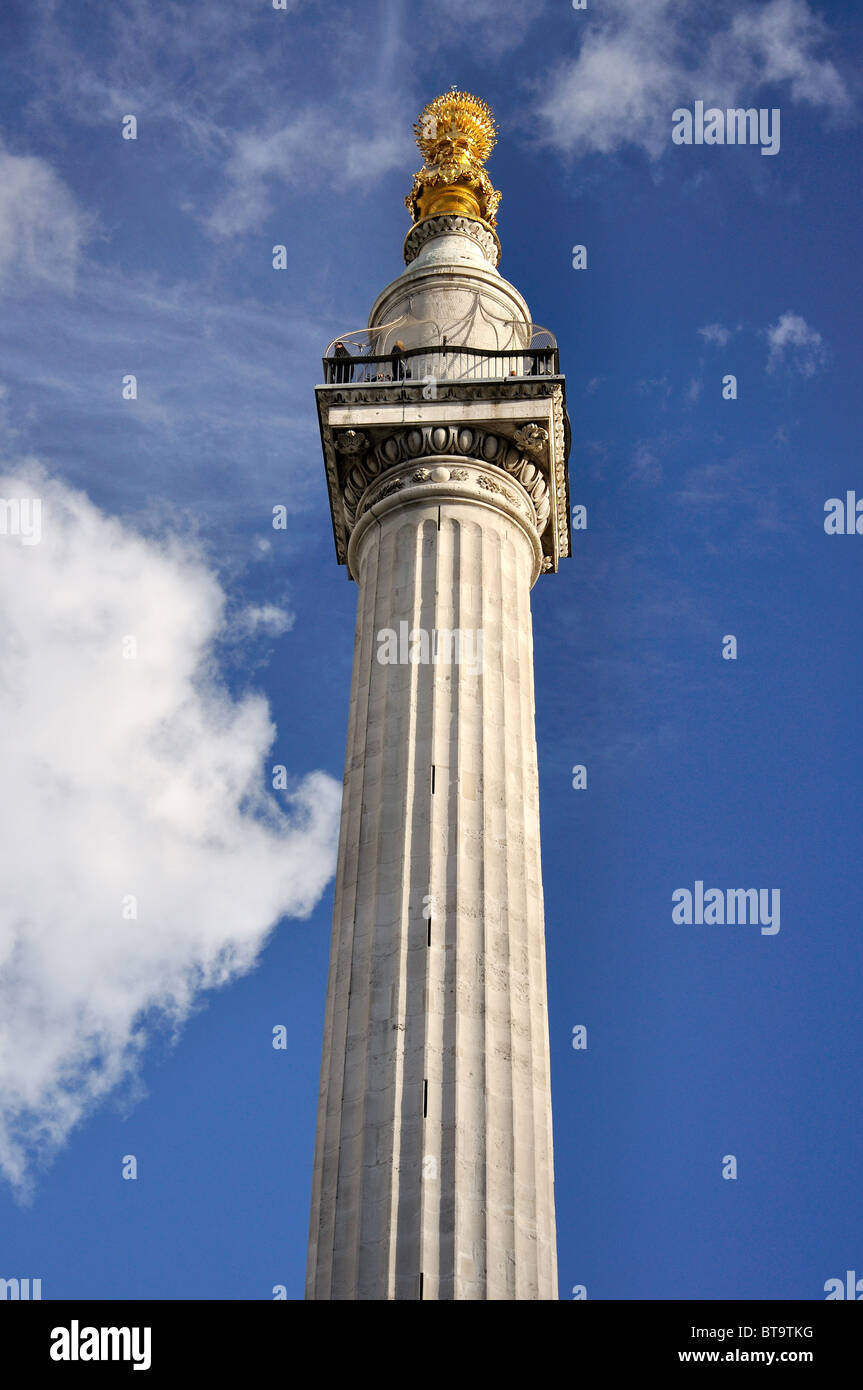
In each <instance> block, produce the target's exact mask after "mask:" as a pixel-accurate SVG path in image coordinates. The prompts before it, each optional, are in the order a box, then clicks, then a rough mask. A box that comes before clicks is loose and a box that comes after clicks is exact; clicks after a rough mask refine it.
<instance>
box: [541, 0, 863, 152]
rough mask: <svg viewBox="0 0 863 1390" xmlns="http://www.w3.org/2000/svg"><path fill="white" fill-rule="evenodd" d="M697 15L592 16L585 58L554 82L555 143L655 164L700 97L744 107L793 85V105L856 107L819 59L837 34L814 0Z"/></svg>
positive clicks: (611, 8) (610, 4) (617, 6)
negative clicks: (683, 109) (633, 150)
mask: <svg viewBox="0 0 863 1390" xmlns="http://www.w3.org/2000/svg"><path fill="white" fill-rule="evenodd" d="M696 9H697V10H698V11H701V7H700V6H698V7H696V6H695V5H691V4H687V3H685V2H682V0H606V2H605V3H604V4H603V5H602V6H599V5H597V6H595V7H594V8H593V9H592V10H591V11H589V12H586V13H589V14H590V16H591V17H590V20H589V22H585V20H586V15H585V16H584V17H582V20H581V23H582V24H583V26H584V27H583V38H582V41H581V47H580V49H579V52H578V56H577V57H576V58H575V59H574V60H571V61H566V62H564V63H562V64H561V66H560V67H559V68H558V69H557V71H556V72H554V73H553V74H552V76H551V78H550V79H549V81H548V82H547V83H546V84H545V85H544V87H543V94H542V96H541V98H540V99H539V102H538V108H537V109H538V116H539V118H540V121H541V122H542V125H543V128H544V138H545V140H546V141H547V143H549V144H552V145H554V146H556V147H557V148H558V149H560V150H562V151H564V152H567V153H576V154H579V153H582V154H583V153H588V152H591V151H597V152H599V153H600V154H610V153H612V152H614V151H616V150H618V149H620V148H621V147H623V146H625V145H632V146H637V147H639V148H641V149H643V150H644V151H646V152H647V154H648V155H650V156H651V157H652V158H654V159H655V158H658V157H659V156H660V155H661V154H663V152H664V151H665V150H666V149H668V148H669V144H670V131H671V114H672V111H673V109H674V108H675V107H677V106H680V105H686V104H687V103H691V102H692V101H693V100H694V99H695V98H702V99H703V100H705V101H707V102H708V103H711V104H712V103H714V102H715V103H716V104H718V105H720V106H725V105H736V104H737V101H738V98H739V97H740V96H741V94H745V95H746V96H747V98H748V99H751V98H752V97H753V96H754V94H755V92H756V91H758V90H759V89H760V88H762V87H764V86H765V85H766V84H768V83H769V84H787V92H788V97H789V98H790V100H791V101H793V102H805V103H808V104H809V105H812V106H815V107H818V108H820V109H821V110H823V111H825V112H827V113H828V114H829V115H831V116H838V115H843V114H846V113H848V112H849V110H850V109H851V106H852V99H851V95H850V92H849V88H848V85H847V83H846V82H845V80H844V79H843V77H842V75H841V74H840V71H839V69H838V67H837V66H836V64H835V63H834V62H833V61H832V60H831V59H829V58H825V57H821V56H820V53H819V50H820V49H821V48H822V47H823V45H824V44H825V43H826V41H827V40H828V39H829V37H830V31H829V29H828V27H827V26H826V24H825V23H824V21H823V20H822V19H821V18H820V16H819V15H818V14H817V12H816V11H815V10H813V9H812V8H811V7H810V5H809V4H808V3H807V0H769V2H768V3H767V4H762V5H757V6H747V7H745V8H740V9H738V10H737V12H736V13H733V14H732V15H731V16H730V18H729V16H728V10H729V7H728V6H726V5H721V6H716V7H714V9H713V11H712V14H711V15H708V16H705V15H704V14H703V13H700V12H699V13H696ZM705 30H707V32H705ZM747 104H749V101H748V100H747Z"/></svg>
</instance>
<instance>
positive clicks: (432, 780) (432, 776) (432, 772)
mask: <svg viewBox="0 0 863 1390" xmlns="http://www.w3.org/2000/svg"><path fill="white" fill-rule="evenodd" d="M431 782H432V796H434V763H432V765H431Z"/></svg>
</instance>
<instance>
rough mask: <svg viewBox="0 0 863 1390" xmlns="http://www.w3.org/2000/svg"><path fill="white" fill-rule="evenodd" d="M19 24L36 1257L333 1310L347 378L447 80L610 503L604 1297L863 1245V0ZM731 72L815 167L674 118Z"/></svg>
mask: <svg viewBox="0 0 863 1390" xmlns="http://www.w3.org/2000/svg"><path fill="white" fill-rule="evenodd" d="M0 31H2V44H0V50H2V57H0V77H2V81H0V306H2V314H0V430H2V463H0V471H2V475H3V476H2V480H0V481H2V487H0V495H2V496H3V497H4V498H10V497H25V496H39V497H40V498H42V499H43V508H44V511H43V536H42V540H41V543H40V544H39V545H34V546H25V545H23V544H21V543H19V539H20V538H16V537H15V536H12V535H7V536H3V537H0V568H2V571H3V575H2V579H3V582H2V586H0V593H2V626H0V633H2V651H3V669H4V676H3V680H2V681H0V703H2V709H3V719H2V727H3V731H4V737H3V743H4V768H5V771H4V791H5V795H4V806H3V812H2V817H3V820H2V833H3V843H4V846H5V847H6V849H7V854H8V867H7V869H6V871H5V872H4V875H3V884H2V887H0V963H2V972H3V973H2V976H0V1000H2V1005H0V1169H2V1187H0V1233H1V1234H2V1241H0V1249H2V1252H3V1253H2V1263H3V1268H0V1277H40V1278H42V1280H43V1293H44V1296H45V1297H57V1298H61V1297H84V1298H88V1297H90V1298H97V1297H113V1298H124V1299H125V1298H138V1297H152V1298H170V1299H183V1298H244V1299H245V1298H269V1297H271V1296H272V1289H273V1286H274V1285H277V1284H282V1285H284V1286H285V1287H286V1289H287V1293H288V1296H289V1297H291V1298H296V1297H300V1296H301V1294H302V1285H303V1271H304V1263H305V1243H306V1234H307V1223H308V1206H309V1192H310V1182H311V1168H312V1152H313V1142H314V1121H315V1106H316V1097H317V1086H318V1071H319V1063H320V1044H321V1034H322V1026H323V1008H324V994H325V985H326V968H327V957H328V947H329V916H330V912H331V906H332V873H333V869H334V836H335V827H336V824H337V812H338V795H339V785H340V781H341V775H342V759H343V754H344V739H345V729H346V720H347V708H348V691H349V678H350V663H351V657H352V647H353V619H354V605H355V600H356V590H355V587H354V586H353V585H352V584H350V583H349V582H348V581H347V579H346V575H345V571H344V569H342V568H339V567H338V566H337V565H336V562H335V556H334V550H333V543H332V534H331V527H330V519H329V508H328V504H327V498H326V488H325V482H324V472H323V463H322V459H321V455H320V445H319V440H318V438H317V423H316V415H315V407H314V393H313V388H314V385H315V383H316V382H317V381H318V380H319V379H320V375H321V369H320V356H321V354H322V352H323V350H324V348H325V346H326V344H327V343H328V342H329V341H330V340H331V339H332V338H333V337H334V336H336V335H337V334H338V333H339V332H344V331H348V330H350V329H355V328H361V327H363V325H364V324H365V321H366V317H367V314H368V309H369V307H370V305H371V304H372V302H373V301H374V299H375V297H376V296H377V294H378V292H379V290H380V289H381V288H382V287H383V286H384V285H385V284H386V283H388V282H389V281H390V280H392V279H393V278H395V276H396V275H398V274H399V273H400V270H401V242H402V238H403V236H404V234H405V232H406V230H407V227H408V225H409V218H408V214H407V212H406V210H405V208H404V206H403V198H404V195H405V194H406V193H407V191H408V190H409V188H410V181H411V176H412V174H413V172H414V169H416V168H418V167H419V163H418V160H419V154H418V151H417V150H416V148H415V146H414V144H413V137H412V131H411V126H412V123H413V121H414V120H415V118H416V116H417V114H418V112H419V110H420V108H421V107H422V105H423V104H424V103H425V102H426V101H427V100H429V99H430V98H431V97H432V96H434V95H435V94H436V93H438V92H439V91H442V90H445V89H446V88H447V87H448V86H449V85H450V84H451V83H457V84H458V85H459V86H461V87H463V88H465V89H467V90H470V91H473V92H475V93H476V94H477V95H478V96H480V97H482V98H483V99H485V100H486V101H488V102H489V103H490V104H491V106H492V107H493V109H494V111H495V114H496V116H497V118H498V121H499V123H500V127H501V133H500V139H499V143H498V146H497V149H496V150H495V152H494V154H493V156H492V159H491V161H490V166H489V172H490V173H491V176H492V180H493V182H494V184H495V186H496V187H498V188H500V189H501V191H502V193H503V201H502V205H501V210H500V215H499V232H500V236H501V241H502V245H503V260H502V263H501V270H502V273H503V274H504V275H506V276H507V278H509V279H510V280H512V281H513V283H514V284H515V285H516V286H517V287H518V289H519V290H520V291H521V292H522V293H523V294H524V295H525V297H526V299H527V301H528V303H529V304H530V306H531V309H532V312H533V316H534V319H535V320H536V321H537V322H539V323H541V324H544V325H547V326H548V327H549V328H550V329H552V331H553V332H554V333H555V334H556V335H557V338H558V342H559V347H560V360H561V367H562V370H564V371H565V373H566V376H567V395H568V404H569V413H570V417H571V421H572V429H573V451H572V457H571V461H570V468H571V478H572V497H573V501H574V502H577V503H582V504H584V505H585V506H586V507H587V511H588V529H587V530H586V531H585V532H579V533H577V534H576V537H575V540H576V544H575V555H574V558H573V559H572V560H570V561H566V562H564V563H563V564H562V565H561V570H560V573H559V574H558V575H557V576H555V577H553V578H548V579H542V580H541V581H540V582H539V583H538V584H537V586H536V588H535V590H534V599H533V608H534V624H535V653H536V686H537V736H538V745H539V758H540V785H541V797H542V833H543V859H544V878H545V892H546V924H547V939H548V962H549V981H550V998H549V1007H550V1026H551V1046H552V1084H553V1104H554V1120H555V1146H556V1150H555V1171H556V1193H557V1207H558V1239H559V1260H560V1292H561V1297H562V1298H568V1297H569V1296H570V1294H571V1290H572V1287H573V1286H574V1285H585V1286H586V1288H587V1295H588V1298H589V1299H593V1298H615V1299H636V1298H660V1299H670V1298H705V1299H706V1298H719V1299H731V1298H744V1299H750V1298H779V1299H790V1298H801V1299H818V1298H823V1297H824V1283H825V1281H826V1280H828V1279H830V1278H833V1277H840V1278H843V1277H844V1274H845V1271H846V1270H848V1269H855V1270H858V1271H859V1272H860V1273H861V1274H863V1222H861V1202H863V1199H861V1196H860V1188H859V1177H858V1175H859V1172H860V1168H861V1158H863V1154H861V1139H863V1135H861V1121H860V1067H859V1056H860V1047H861V1041H863V1038H861V1032H863V1027H861V1016H860V1005H859V999H860V983H861V981H860V973H861V971H860V966H861V949H860V920H861V914H860V888H859V882H858V865H859V859H860V811H859V800H860V756H861V737H860V715H859V699H858V698H857V694H856V692H857V689H858V686H859V681H860V675H861V657H860V644H861V625H860V620H859V611H860V600H859V591H860V574H861V556H863V549H861V550H860V551H859V553H858V547H860V548H863V538H861V537H860V536H856V535H848V536H828V535H826V534H825V531H824V504H825V502H826V501H827V499H828V498H832V497H844V496H845V493H846V491H847V490H849V489H856V490H857V491H858V492H859V494H860V495H861V497H863V472H861V467H860V447H859V437H860V435H859V426H858V417H859V400H860V388H859V382H860V380H861V360H860V358H861V347H860V342H861V335H860V331H859V311H858V306H859V303H860V297H861V296H860V288H861V287H860V240H859V229H858V224H859V212H858V206H859V192H858V190H859V188H860V185H861V169H860V163H861V160H860V153H859V134H860V110H861V107H860V83H859V76H858V75H857V74H858V73H859V68H860V56H861V48H863V20H861V17H860V14H859V10H858V8H857V6H855V5H854V4H851V3H850V0H849V3H844V0H835V3H816V0H810V2H809V3H807V2H806V0H768V3H761V2H760V0H752V3H739V0H729V3H718V2H717V3H698V4H696V3H694V0H692V3H686V0H643V3H638V0H595V3H594V0H589V7H588V9H587V10H586V11H584V12H577V11H574V10H573V9H572V7H571V5H570V4H569V3H565V0H544V3H543V0H532V3H531V4H530V5H524V4H507V3H491V0H488V2H486V0H434V2H433V3H432V2H431V0H428V3H426V2H425V0H421V2H420V3H407V0H405V3H399V0H391V3H383V2H381V3H374V0H364V3H362V4H359V3H353V0H347V2H346V3H342V4H339V5H313V4H306V3H290V0H288V5H287V9H286V10H285V11H284V12H281V11H275V10H274V9H273V8H272V5H271V4H269V3H265V0H236V3H224V2H223V0H213V2H212V3H208V4H206V5H179V4H171V3H167V2H166V0H146V2H145V0H142V3H130V4H129V5H127V6H124V7H119V6H116V5H110V4H107V3H100V2H99V0H94V2H93V3H85V4H80V5H77V6H67V5H61V4H59V3H53V2H52V0H42V2H41V3H40V0H36V2H35V3H33V2H32V0H31V2H29V3H27V4H24V3H15V2H14V0H12V3H9V4H7V5H6V6H5V7H4V14H3V18H2V20H0ZM697 100H703V101H705V103H706V104H707V105H708V106H709V105H718V106H721V107H726V106H744V107H750V106H754V107H757V108H769V109H773V108H778V109H779V110H780V111H781V148H780V151H779V153H778V154H776V155H775V156H770V157H765V156H763V155H762V154H761V153H760V151H759V149H758V148H757V147H748V146H747V147H735V146H703V147H701V148H698V147H695V146H691V147H685V146H676V145H674V144H672V141H671V128H672V113H673V111H674V110H675V109H676V108H678V107H681V106H688V107H690V108H692V107H693V106H694V103H695V101H697ZM130 113H131V114H134V115H135V116H136V118H137V122H138V138H137V140H135V141H131V140H123V139H122V138H121V123H122V118H123V117H124V116H125V115H127V114H130ZM280 243H282V244H284V245H286V246H287V248H288V253H289V255H288V259H289V265H288V269H287V270H285V271H280V272H276V271H274V270H273V268H272V247H273V246H274V245H275V244H280ZM576 244H583V245H585V246H586V247H587V251H588V267H587V269H586V270H581V271H576V270H574V269H573V268H572V248H573V246H574V245H576ZM130 373H132V374H134V375H135V376H136V378H137V383H138V396H137V399H136V400H124V399H123V398H122V391H121V382H122V378H123V377H124V376H125V375H127V374H130ZM727 374H734V375H735V376H736V378H737V384H738V397H737V399H736V400H724V399H723V397H722V380H723V377H724V376H726V375H727ZM278 504H283V505H285V506H287V508H288V512H289V518H288V527H287V529H286V530H284V531H274V530H273V528H272V526H271V517H272V509H273V507H274V506H276V505H278ZM727 634H733V635H735V636H736V638H737V642H738V657H737V660H736V661H729V660H724V659H723V657H722V645H723V638H724V637H725V636H726V635H727ZM129 635H132V636H135V637H136V638H137V643H138V647H137V656H136V657H135V659H134V660H129V659H126V657H124V656H123V654H122V651H121V645H122V641H123V639H124V638H125V637H127V636H129ZM276 764H279V765H284V767H285V768H286V769H287V774H288V789H287V791H274V790H273V789H272V787H271V769H272V768H273V766H274V765H276ZM575 764H584V765H585V766H586V767H587V770H588V786H587V789H586V790H583V791H575V790H573V788H572V785H571V782H572V776H571V769H572V767H573V765H575ZM696 880H702V881H703V882H704V884H705V886H706V887H712V886H716V887H721V888H723V889H726V888H731V887H758V888H771V889H777V888H778V889H779V890H780V892H781V904H782V916H781V929H780V931H779V932H778V933H777V934H775V935H765V934H762V933H761V932H760V931H759V928H758V926H753V925H748V926H728V925H724V926H718V925H717V926H700V925H695V924H693V925H678V924H675V923H674V922H672V916H671V912H672V893H673V892H674V891H675V890H676V889H678V888H681V887H688V888H689V889H692V888H693V886H694V884H695V882H696ZM129 895H131V897H133V898H134V899H135V909H134V910H135V912H136V914H137V915H135V916H129V915H126V916H124V915H123V913H122V910H121V903H124V902H125V901H126V899H127V897H128V896H129ZM279 1024H282V1025H284V1027H285V1028H286V1030H287V1047H286V1049H285V1050H283V1051H275V1050H274V1049H273V1047H272V1045H271V1039H272V1029H273V1027H274V1026H276V1025H279ZM578 1024H583V1025H585V1026H586V1027H587V1035H588V1047H587V1050H586V1051H575V1050H573V1048H572V1046H571V1036H572V1030H573V1027H574V1026H576V1025H578ZM129 1154H132V1155H134V1156H135V1157H136V1159H137V1163H138V1177H137V1180H136V1181H134V1182H133V1181H124V1180H123V1178H122V1163H123V1157H124V1155H129ZM729 1154H732V1155H734V1156H735V1157H736V1159H737V1163H738V1177H737V1179H736V1180H723V1178H722V1162H723V1157H724V1156H725V1155H729Z"/></svg>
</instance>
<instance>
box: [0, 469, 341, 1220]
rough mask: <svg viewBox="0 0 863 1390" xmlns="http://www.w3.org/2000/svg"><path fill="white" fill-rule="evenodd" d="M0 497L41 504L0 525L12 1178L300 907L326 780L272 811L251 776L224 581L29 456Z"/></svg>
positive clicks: (257, 734) (319, 836) (265, 719)
mask: <svg viewBox="0 0 863 1390" xmlns="http://www.w3.org/2000/svg"><path fill="white" fill-rule="evenodd" d="M0 496H3V497H5V498H10V497H32V496H39V497H41V498H42V501H43V507H42V540H41V543H40V544H37V545H24V544H22V543H21V542H20V540H19V539H18V538H17V537H15V536H12V535H6V536H2V537H0V593H2V594H3V596H4V598H3V614H2V624H0V657H2V661H0V665H2V671H3V676H2V682H0V718H2V727H3V733H4V750H5V751H4V767H3V782H4V785H3V793H4V794H3V810H2V816H0V836H2V843H3V851H4V860H5V864H6V866H7V867H6V869H5V871H4V874H3V876H2V880H0V970H2V975H0V979H2V983H0V1168H2V1170H3V1171H4V1173H5V1174H6V1176H7V1178H8V1179H9V1180H10V1181H11V1182H12V1184H13V1185H14V1186H15V1187H16V1188H17V1189H18V1190H19V1191H21V1192H24V1193H26V1190H27V1186H28V1184H29V1182H30V1181H31V1179H32V1171H33V1167H34V1165H35V1163H36V1162H37V1161H39V1160H40V1159H46V1158H48V1157H50V1155H51V1154H52V1152H54V1151H55V1150H56V1149H57V1148H58V1147H59V1146H60V1145H62V1143H63V1142H64V1141H65V1139H66V1138H67V1136H68V1134H69V1132H70V1131H71V1129H72V1128H73V1127H74V1126H75V1125H76V1124H77V1123H78V1122H79V1120H80V1119H81V1118H82V1117H83V1116H84V1115H85V1114H86V1113H87V1112H88V1110H90V1109H91V1108H92V1106H93V1105H94V1104H95V1103H96V1102H98V1101H99V1099H100V1098H101V1097H103V1096H105V1095H106V1094H107V1093H108V1092H109V1091H110V1090H112V1089H113V1088H114V1087H116V1086H117V1085H118V1084H120V1083H121V1082H124V1081H126V1082H128V1081H129V1079H130V1077H132V1076H133V1075H134V1073H135V1068H136V1060H137V1058H138V1056H139V1054H140V1052H141V1049H142V1048H143V1046H144V1045H145V1042H146V1036H147V1030H148V1028H151V1027H152V1026H154V1025H153V1020H154V1019H159V1018H161V1019H162V1020H163V1021H166V1022H168V1023H170V1024H171V1025H172V1026H174V1027H177V1026H179V1025H180V1024H181V1023H182V1022H183V1020H184V1019H185V1018H186V1017H187V1016H188V1015H189V1012H190V1010H191V1009H192V1008H193V1007H194V1006H195V1003H196V1001H197V999H198V997H199V996H200V994H201V991H203V990H206V989H210V988H213V987H215V986H218V985H221V984H224V983H226V982H227V981H229V980H231V979H232V978H234V977H235V976H237V975H239V974H241V973H243V972H244V971H247V970H249V969H250V968H251V967H252V966H253V965H254V963H255V960H256V958H257V956H258V953H259V952H260V950H261V948H262V946H263V944H264V942H265V940H266V938H267V935H268V933H269V932H270V930H271V928H272V927H273V926H274V925H275V923H276V922H277V921H278V920H279V918H280V917H281V916H283V915H290V916H304V915H306V914H308V913H309V912H310V911H311V909H312V908H313V907H314V905H315V903H316V901H317V900H318V898H319V896H320V894H321V892H322V891H323V889H324V887H325V885H326V883H327V881H328V879H329V878H330V876H331V874H332V872H333V869H334V862H335V836H336V824H337V818H338V807H339V799H340V788H339V785H338V784H337V783H336V782H335V781H334V780H333V779H332V778H330V777H328V776H326V775H325V774H323V773H320V772H314V773H311V774H310V775H308V776H307V777H305V779H304V780H302V781H301V782H299V784H298V786H297V787H296V790H295V791H294V793H293V794H292V795H290V796H289V797H288V798H287V803H288V810H285V809H283V807H284V806H285V802H284V801H277V800H276V798H275V796H274V795H273V793H272V792H271V791H270V790H269V780H268V771H269V767H268V763H269V759H268V758H267V754H268V751H269V749H270V746H271V743H272V741H273V737H274V729H273V726H272V723H271V721H270V716H269V710H268V707H267V703H266V701H265V700H264V699H263V698H261V697H257V696H248V697H245V698H243V699H239V700H234V699H232V698H231V696H230V695H229V693H228V692H227V691H226V689H225V688H224V687H223V686H222V685H221V684H220V683H219V681H218V676H217V673H215V671H214V661H213V655H212V652H213V644H214V641H215V639H216V638H217V637H218V636H219V635H220V633H221V630H222V626H223V614H224V606H225V603H224V595H223V593H222V591H221V589H220V587H219V585H218V583H217V582H216V580H215V578H214V577H213V575H212V574H211V573H210V572H209V571H208V570H207V569H206V568H205V566H204V565H203V564H202V563H201V561H200V560H199V559H198V558H197V557H196V555H195V554H194V553H193V552H192V551H191V550H190V549H189V548H188V546H186V545H182V544H181V543H180V542H178V541H176V540H175V541H163V542H161V543H160V542H155V541H153V540H146V539H144V538H143V537H141V536H139V535H137V534H136V533H134V532H133V531H130V530H129V529H127V528H125V527H124V526H123V525H121V524H120V522H118V521H117V520H115V519H113V518H110V517H108V516H106V515H104V514H103V513H102V512H100V511H99V510H98V509H97V508H96V507H94V506H93V505H92V503H91V502H90V501H89V500H88V499H87V498H86V497H85V496H84V495H83V494H81V493H75V492H72V491H71V490H69V489H68V488H67V487H65V486H64V485H63V484H61V483H59V482H57V481H52V480H50V479H48V478H46V477H45V475H44V474H43V473H42V471H41V470H40V469H39V467H38V466H37V465H35V464H33V465H21V466H19V467H17V468H16V470H15V472H14V474H13V475H11V476H8V475H7V476H5V477H3V478H0ZM129 636H134V637H135V639H136V641H137V657H136V658H135V659H124V657H123V641H124V638H127V637H129ZM270 756H272V755H270ZM279 795H280V796H281V797H284V796H285V793H280V794H279ZM126 895H134V897H135V899H136V900H137V918H136V919H129V920H126V919H124V916H123V911H122V904H123V900H124V898H126Z"/></svg>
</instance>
